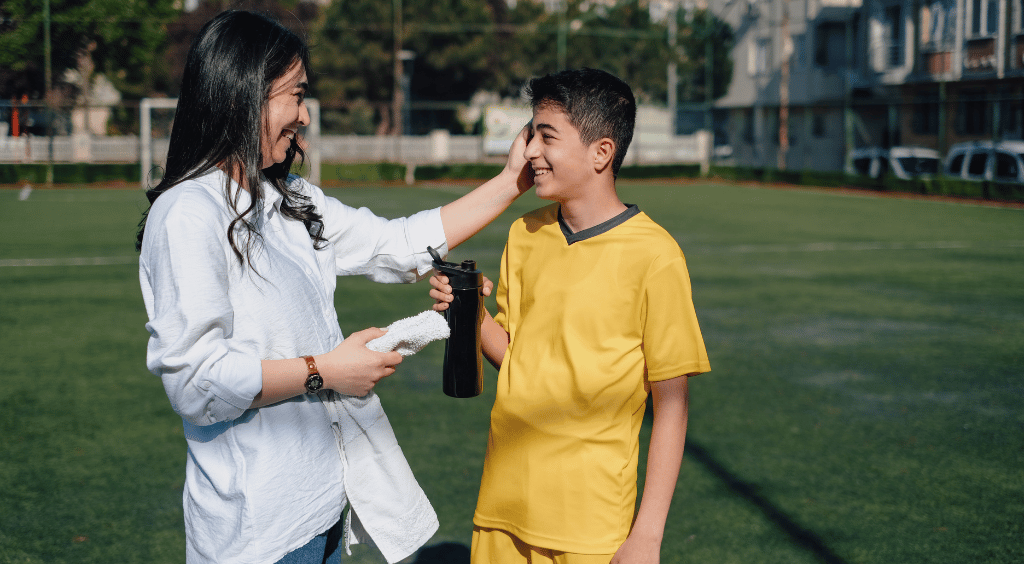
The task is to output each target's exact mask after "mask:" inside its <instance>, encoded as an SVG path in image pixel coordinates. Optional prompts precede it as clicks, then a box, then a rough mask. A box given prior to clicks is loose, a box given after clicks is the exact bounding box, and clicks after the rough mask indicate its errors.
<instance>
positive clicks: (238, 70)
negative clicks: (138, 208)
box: [135, 10, 326, 265]
mask: <svg viewBox="0 0 1024 564" xmlns="http://www.w3.org/2000/svg"><path fill="white" fill-rule="evenodd" d="M297 62H298V63H300V64H301V65H302V66H303V68H304V69H305V70H306V72H307V74H309V68H310V67H309V49H308V48H307V47H306V44H305V43H304V42H303V41H302V39H300V38H299V37H298V36H297V35H295V34H294V33H292V32H291V31H289V30H288V29H286V28H285V27H284V26H282V25H281V24H279V23H278V22H276V21H274V20H272V19H270V18H267V17H265V16H262V15H259V14H254V13H251V12H243V11H235V10H229V11H226V12H223V13H221V14H220V15H218V16H217V17H215V18H214V19H212V20H210V21H209V22H207V23H206V25H204V26H203V28H202V30H200V32H199V35H198V36H197V37H196V39H195V40H194V41H193V42H192V47H191V49H190V50H189V54H188V59H187V60H186V62H185V72H184V75H183V77H182V83H181V95H180V96H179V98H178V108H177V111H176V113H175V118H174V125H173V127H172V128H171V142H170V149H169V150H168V152H167V167H166V170H165V171H164V176H163V179H162V180H161V181H160V183H159V184H157V185H156V186H155V187H154V188H151V189H149V190H147V191H146V197H147V198H149V203H150V206H151V207H152V204H153V202H155V201H156V199H157V198H159V197H160V195H161V194H163V193H164V192H166V191H167V190H169V189H171V188H173V187H174V186H176V185H177V184H180V183H181V182H184V181H186V180H191V179H193V178H196V177H199V176H202V175H203V174H205V173H206V172H208V171H209V170H210V169H211V168H214V167H220V168H221V169H223V170H224V171H225V172H226V173H227V174H228V177H229V180H227V181H226V182H225V185H224V194H225V198H228V201H229V202H230V204H231V206H232V207H233V208H234V210H235V213H236V216H235V218H234V220H233V221H232V222H231V224H230V225H228V231H227V237H228V241H229V242H230V244H231V249H232V251H234V253H235V256H236V257H237V258H238V261H239V262H240V263H242V264H243V265H244V264H245V263H246V260H247V259H249V258H250V256H251V252H252V246H253V244H254V241H255V240H257V239H259V238H260V233H259V232H258V231H257V229H256V227H255V226H254V224H253V223H252V221H251V217H252V212H253V210H258V209H260V207H261V206H262V203H263V191H262V182H261V180H266V181H267V182H269V183H270V185H272V186H273V187H274V189H275V190H277V191H278V192H279V193H280V194H281V196H282V198H283V199H282V202H281V213H282V214H284V215H285V216H286V217H290V218H292V219H297V220H300V221H302V222H303V224H304V225H305V226H306V230H307V231H308V232H309V236H310V238H311V239H312V240H313V244H314V246H316V247H317V248H319V247H321V246H322V245H323V244H324V243H325V242H326V240H325V239H324V238H323V230H324V227H323V222H322V217H321V216H320V214H318V213H317V211H316V208H315V207H314V206H313V205H312V204H311V203H310V201H309V198H307V197H306V196H304V195H302V194H300V193H299V192H298V191H295V190H292V189H290V188H289V187H288V182H287V179H288V173H289V171H290V170H291V165H292V162H293V161H294V159H295V156H296V155H298V156H299V158H300V159H304V157H305V155H304V153H303V152H302V149H301V148H300V147H299V145H298V143H297V142H296V141H295V140H292V144H291V148H290V149H289V150H288V154H287V158H285V160H284V162H281V163H277V164H275V165H273V166H271V167H269V168H266V169H263V170H260V166H261V165H262V162H263V156H262V155H263V153H262V150H261V146H260V144H261V133H262V131H263V130H264V128H265V123H264V122H265V120H264V114H265V112H266V106H267V100H268V99H269V97H270V89H271V86H272V83H273V82H274V80H276V79H278V78H280V77H281V76H283V75H284V74H285V73H286V72H287V71H288V70H290V69H291V68H292V66H293V65H294V64H295V63H297ZM232 176H234V177H235V178H237V179H238V180H239V181H240V183H241V184H242V185H244V186H246V187H248V188H249V192H250V196H251V197H250V203H249V206H248V207H247V208H246V209H244V210H239V209H238V201H239V199H238V197H239V196H240V195H241V191H237V192H236V193H235V195H234V197H233V198H232V195H231V191H230V185H231V181H230V177H232ZM148 214H149V211H148V210H147V211H146V212H145V213H144V214H143V216H142V221H141V222H140V223H139V232H138V235H137V238H136V243H135V246H136V249H141V248H142V238H143V234H144V232H145V228H146V217H147V216H148ZM238 227H241V228H243V229H244V230H245V231H247V232H248V234H249V235H250V236H249V237H246V238H245V239H244V240H245V241H246V242H245V243H244V244H243V245H239V243H238V240H239V233H238Z"/></svg>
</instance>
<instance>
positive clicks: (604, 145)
mask: <svg viewBox="0 0 1024 564" xmlns="http://www.w3.org/2000/svg"><path fill="white" fill-rule="evenodd" d="M592 155H593V157H594V171H595V172H597V173H602V172H604V171H605V170H606V169H610V168H611V166H612V161H613V160H614V159H615V142H614V141H612V140H611V139H610V138H608V137H602V138H601V139H598V140H597V141H595V142H594V150H593V151H592Z"/></svg>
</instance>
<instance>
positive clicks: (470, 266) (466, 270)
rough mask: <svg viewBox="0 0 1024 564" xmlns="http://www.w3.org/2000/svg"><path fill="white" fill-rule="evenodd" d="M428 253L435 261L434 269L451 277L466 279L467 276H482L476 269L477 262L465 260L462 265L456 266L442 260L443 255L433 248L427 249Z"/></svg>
mask: <svg viewBox="0 0 1024 564" xmlns="http://www.w3.org/2000/svg"><path fill="white" fill-rule="evenodd" d="M427 252H428V253H430V256H431V257H432V258H433V259H434V268H436V269H437V270H438V271H440V272H443V273H445V274H447V275H449V276H455V277H459V278H462V279H464V278H465V277H467V276H473V277H475V276H476V275H477V274H480V271H479V270H477V269H476V261H475V260H464V261H462V264H455V263H454V262H445V261H444V260H442V259H441V255H439V254H438V253H437V251H436V250H434V248H433V247H427Z"/></svg>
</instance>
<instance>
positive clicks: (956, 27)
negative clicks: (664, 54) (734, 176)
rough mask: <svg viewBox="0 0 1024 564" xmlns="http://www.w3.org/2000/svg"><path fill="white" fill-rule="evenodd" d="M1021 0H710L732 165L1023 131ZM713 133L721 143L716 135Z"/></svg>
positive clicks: (1014, 135) (720, 116)
mask: <svg viewBox="0 0 1024 564" xmlns="http://www.w3.org/2000/svg"><path fill="white" fill-rule="evenodd" d="M1022 4H1024V0H717V1H716V0H712V1H711V9H712V11H714V13H715V14H716V15H718V16H719V17H720V18H722V19H724V20H726V21H728V22H729V24H730V25H732V27H733V29H734V30H735V31H736V38H737V41H736V46H735V47H734V50H733V60H734V61H735V65H734V69H733V79H732V83H731V85H730V90H729V92H728V94H727V95H726V96H725V97H723V98H722V99H720V100H718V101H716V103H715V108H716V111H715V115H716V121H717V123H716V129H719V130H722V131H724V132H725V135H724V136H725V137H727V141H728V144H729V146H730V148H731V158H730V160H731V161H733V162H734V163H735V164H737V165H741V166H763V167H779V168H783V167H784V168H787V169H801V168H804V169H815V170H842V169H843V168H844V165H845V161H846V156H847V155H848V153H849V150H850V149H852V148H854V147H864V146H892V145H919V146H924V147H929V148H933V149H938V150H939V151H940V152H941V153H944V152H945V151H946V150H947V149H948V148H949V147H950V146H952V145H953V144H954V143H958V142H961V141H969V140H981V139H1021V138H1022V134H1024V103H1022V100H1024V5H1022ZM721 141H722V140H721V139H719V141H718V142H719V143H721Z"/></svg>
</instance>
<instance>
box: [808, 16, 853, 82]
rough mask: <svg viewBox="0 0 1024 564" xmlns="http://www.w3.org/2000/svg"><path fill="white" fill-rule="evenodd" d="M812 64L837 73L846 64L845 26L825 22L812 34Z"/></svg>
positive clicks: (839, 23) (840, 23) (838, 23)
mask: <svg viewBox="0 0 1024 564" xmlns="http://www.w3.org/2000/svg"><path fill="white" fill-rule="evenodd" d="M814 64H815V65H817V66H818V67H820V68H822V69H825V70H826V71H830V72H838V71H840V70H843V69H845V68H846V67H847V64H846V24H844V23H842V22H825V23H822V24H819V25H818V28H817V33H815V34H814Z"/></svg>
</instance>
